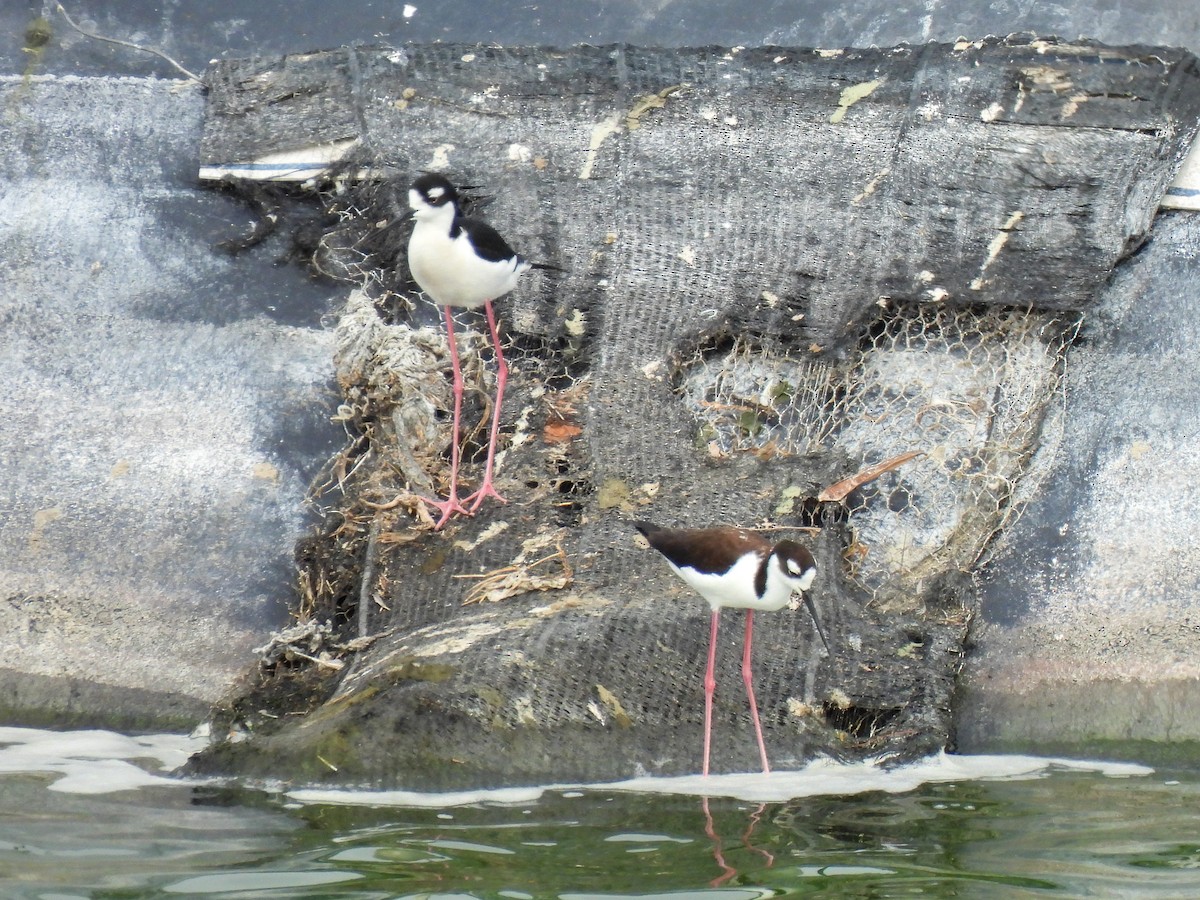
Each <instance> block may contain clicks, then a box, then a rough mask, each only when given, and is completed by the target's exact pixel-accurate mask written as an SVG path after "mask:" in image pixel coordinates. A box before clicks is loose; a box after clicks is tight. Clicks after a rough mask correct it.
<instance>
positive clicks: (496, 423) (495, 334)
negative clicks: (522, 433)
mask: <svg viewBox="0 0 1200 900" xmlns="http://www.w3.org/2000/svg"><path fill="white" fill-rule="evenodd" d="M484 309H485V310H486V311H487V320H488V327H489V328H490V329H491V331H492V346H493V347H495V348H496V404H495V406H493V407H492V431H491V435H490V436H489V438H488V452H487V465H486V466H485V467H484V470H483V484H481V485H480V486H479V490H477V491H476V492H475V493H473V494H472V495H471V496H470V497H468V498H467V499H466V500H464V501H463V502H464V503H470V504H471V512H475V510H477V509H479V507H480V505H481V504H482V503H483V501H484V500H485V499H486V498H488V497H495V498H496V499H497V500H499V501H500V502H501V503H507V502H508V501H507V500H505V499H504V498H503V497H501V496H500V495H499V494H498V493H497V492H496V488H495V486H494V485H493V484H492V470H493V469H494V468H495V466H496V441H497V439H498V438H499V436H500V404H501V402H503V400H504V385H505V384H506V383H507V382H508V363H506V362H505V361H504V351H503V350H501V349H500V329H499V328H497V327H496V313H495V312H494V311H493V310H492V304H491V301H490V300H489V301H488V302H487V303H485V304H484Z"/></svg>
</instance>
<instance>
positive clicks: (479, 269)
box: [408, 174, 554, 528]
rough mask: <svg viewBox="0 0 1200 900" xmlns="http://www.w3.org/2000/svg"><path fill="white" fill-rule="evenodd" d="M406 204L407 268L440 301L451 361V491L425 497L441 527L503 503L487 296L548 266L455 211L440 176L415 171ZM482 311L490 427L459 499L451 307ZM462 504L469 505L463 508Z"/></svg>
mask: <svg viewBox="0 0 1200 900" xmlns="http://www.w3.org/2000/svg"><path fill="white" fill-rule="evenodd" d="M408 204H409V206H411V207H412V210H413V218H414V219H415V220H416V224H415V225H414V226H413V232H412V237H411V238H409V241H408V267H409V270H410V271H411V272H412V277H413V280H414V281H416V283H417V285H418V287H420V288H421V290H422V291H424V292H425V294H426V295H427V296H428V297H429V299H431V300H432V301H433V302H434V303H437V304H438V305H439V306H442V307H444V308H445V315H446V337H447V340H448V341H449V344H450V363H451V365H452V367H453V369H454V428H453V443H452V444H451V450H450V496H449V497H448V498H447V499H445V500H430V501H427V502H428V503H429V504H430V505H431V506H433V507H435V508H436V509H438V510H439V511H440V512H441V518H440V519H438V522H437V524H436V526H435V528H441V527H442V526H444V525H445V524H446V522H448V521H449V520H450V517H451V516H453V515H456V514H461V515H471V514H472V513H474V512H475V510H477V509H479V506H480V504H482V503H483V501H484V500H485V499H486V498H488V497H494V498H495V499H497V500H499V501H500V502H501V503H504V502H506V501H505V499H504V498H503V497H501V496H500V494H499V493H498V492H497V491H496V488H495V485H494V484H493V481H492V476H493V470H494V468H495V463H496V440H497V438H498V436H499V430H500V404H501V402H502V401H503V399H504V385H505V383H506V382H507V381H508V365H507V363H505V361H504V351H503V350H501V348H500V332H499V329H498V328H497V325H496V314H495V312H494V311H493V309H492V301H493V300H495V299H496V298H497V297H500V296H502V295H503V294H507V293H508V292H509V291H511V290H512V289H513V288H514V287H516V285H517V281H518V280H519V279H520V278H521V276H522V275H524V274H525V273H526V272H528V271H529V270H530V269H533V268H537V269H553V268H554V266H547V265H541V264H538V263H531V262H529V261H528V260H526V259H524V258H523V257H522V256H520V254H518V253H517V252H516V251H515V250H513V249H512V247H510V246H509V245H508V244H507V243H506V242H505V240H504V238H502V237H501V236H500V234H499V233H498V232H497V231H496V229H494V228H492V226H490V225H488V224H487V223H486V222H481V221H480V220H478V219H472V218H468V217H466V216H464V215H463V214H462V208H461V203H460V198H459V194H458V191H456V190H455V189H454V185H452V184H451V183H450V182H449V181H448V180H447V179H446V178H444V177H442V176H441V175H432V174H431V175H422V176H421V177H420V178H418V179H417V180H416V181H414V182H413V183H412V187H410V188H409V191H408ZM455 306H460V307H464V308H467V309H476V308H478V307H480V306H482V307H483V308H484V310H485V311H486V312H487V321H488V327H489V329H490V330H491V333H492V346H493V347H494V348H495V353H496V402H495V404H494V405H493V407H492V427H491V432H490V434H489V437H488V452H487V464H486V467H485V469H484V474H483V483H482V484H481V485H480V486H479V490H477V491H475V493H473V494H471V495H470V496H469V497H465V498H463V499H462V500H459V497H458V468H459V461H460V455H461V452H462V450H461V448H460V446H459V439H460V432H461V429H462V424H461V418H462V395H463V378H462V369H461V367H460V365H459V361H458V344H457V343H456V342H455V340H454V316H453V314H452V312H451V307H455ZM465 504H470V506H469V508H468V506H466V505H465Z"/></svg>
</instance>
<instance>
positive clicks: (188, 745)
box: [0, 726, 205, 794]
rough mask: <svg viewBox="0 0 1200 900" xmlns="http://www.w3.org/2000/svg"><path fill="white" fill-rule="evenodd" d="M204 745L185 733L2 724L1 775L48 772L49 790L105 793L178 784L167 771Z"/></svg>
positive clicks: (70, 792)
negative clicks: (50, 728) (126, 732)
mask: <svg viewBox="0 0 1200 900" xmlns="http://www.w3.org/2000/svg"><path fill="white" fill-rule="evenodd" d="M204 744H205V740H204V739H203V738H200V737H192V736H189V735H183V734H148V735H139V736H129V735H123V734H117V733H116V732H113V731H99V730H94V731H46V730H43V729H38V728H13V727H6V726H0V776H2V775H39V774H40V775H51V776H54V777H55V780H54V781H53V782H52V783H51V784H49V785H48V788H49V790H52V791H60V792H63V793H69V794H107V793H110V792H113V791H126V790H132V789H134V788H140V787H146V786H148V785H156V784H168V785H181V784H191V783H194V782H184V781H183V780H181V779H178V778H170V777H168V776H166V775H165V774H155V773H154V772H153V771H151V769H157V770H158V771H159V772H169V771H170V770H172V769H174V768H176V767H178V766H180V765H182V764H183V763H184V761H185V760H186V759H187V758H188V757H189V756H190V755H191V754H193V753H195V752H196V751H197V750H199V749H200V748H201V747H203V746H204Z"/></svg>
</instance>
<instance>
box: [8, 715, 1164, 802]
mask: <svg viewBox="0 0 1200 900" xmlns="http://www.w3.org/2000/svg"><path fill="white" fill-rule="evenodd" d="M205 743H206V739H205V738H204V737H203V736H200V735H183V734H151V735H138V736H130V735H123V734H118V733H116V732H112V731H100V730H93V731H47V730H43V729H37V728H13V727H5V726H0V776H3V775H18V774H20V775H29V774H42V775H50V776H53V777H54V780H53V781H52V782H51V783H50V784H49V785H48V789H49V790H52V791H61V792H64V793H74V794H105V793H110V792H113V791H124V790H132V789H135V788H140V787H146V786H149V785H193V784H196V783H197V782H196V781H194V780H184V779H181V778H176V777H172V776H170V775H169V774H167V773H169V772H170V771H172V770H173V769H176V768H177V767H179V766H180V765H182V764H183V763H184V762H185V761H186V760H187V758H188V757H189V756H190V755H191V754H193V753H195V752H196V751H198V750H200V749H201V748H203V747H204V745H205ZM1056 770H1059V771H1061V770H1070V771H1076V772H1095V773H1097V774H1100V775H1104V776H1107V777H1131V776H1146V775H1151V774H1153V772H1154V770H1153V769H1152V768H1150V767H1149V766H1143V765H1138V764H1136V763H1119V762H1102V761H1094V760H1076V759H1060V758H1054V757H1042V756H1018V755H1003V756H1001V755H996V756H956V755H953V754H949V753H942V754H939V755H936V756H930V757H927V758H925V759H922V760H919V761H917V762H915V763H910V764H908V765H903V766H885V765H883V764H882V763H880V762H878V761H876V762H862V763H839V762H834V761H832V760H827V759H820V760H815V761H813V762H812V763H810V764H808V765H807V766H805V767H804V768H802V769H798V770H794V771H777V772H772V773H771V774H769V775H762V774H757V773H741V774H730V775H709V776H703V775H681V776H677V777H673V778H660V777H643V778H632V779H629V780H626V781H613V782H603V783H597V784H548V785H535V786H530V787H505V788H492V789H482V790H473V791H451V792H444V793H431V792H422V791H405V790H378V791H376V790H337V789H328V788H320V789H318V788H310V789H296V790H286V789H285V788H283V787H282V786H280V787H278V788H277V790H278V791H279V792H280V793H283V794H284V795H285V796H286V797H287V798H289V799H290V800H291V801H293V802H297V803H309V804H341V805H353V806H389V807H412V808H440V809H447V808H451V807H456V806H469V805H472V804H477V803H489V804H499V805H510V804H519V803H530V802H533V801H536V800H537V799H538V798H540V797H541V796H543V795H544V794H546V793H548V792H553V793H558V794H561V795H562V796H564V797H586V796H588V795H594V794H596V793H597V792H622V793H643V794H676V795H681V796H696V797H729V798H733V799H736V800H744V801H748V802H752V803H765V802H783V801H787V800H794V799H797V798H802V797H816V796H833V795H850V794H862V793H867V792H869V791H885V792H887V793H893V794H898V793H904V792H906V791H911V790H915V789H916V788H918V787H920V786H921V785H923V784H929V783H937V782H948V781H977V780H998V779H1030V778H1042V777H1045V776H1047V775H1049V774H1050V773H1051V772H1053V771H1056Z"/></svg>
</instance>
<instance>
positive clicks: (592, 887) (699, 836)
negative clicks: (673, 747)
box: [0, 748, 1200, 900]
mask: <svg viewBox="0 0 1200 900" xmlns="http://www.w3.org/2000/svg"><path fill="white" fill-rule="evenodd" d="M49 752H50V751H48V750H45V749H38V748H33V749H31V748H26V756H25V757H23V758H22V759H21V760H16V761H9V762H5V760H4V758H3V755H2V754H0V772H4V773H7V774H0V897H4V898H9V897H12V898H41V900H64V898H68V897H70V898H76V897H87V898H135V897H138V898H140V897H229V898H275V897H286V898H356V900H357V898H364V900H365V898H379V900H384V898H418V897H420V898H425V897H437V898H468V897H474V898H517V900H520V898H543V897H552V898H564V900H585V898H593V897H594V898H601V897H604V898H610V897H671V898H687V897H712V898H755V897H792V896H801V895H807V894H821V895H823V896H830V897H912V896H925V897H1200V777H1198V776H1197V774H1196V773H1179V772H1174V773H1169V772H1163V771H1154V772H1149V773H1147V774H1134V775H1121V776H1114V775H1113V774H1111V772H1110V774H1102V773H1101V772H1097V771H1075V770H1065V769H1062V768H1059V767H1057V766H1047V765H1044V764H1042V765H1040V766H1038V767H1036V768H1035V769H1033V770H1029V771H1025V772H1024V773H1022V774H1020V775H1013V776H1009V777H1004V778H995V777H970V778H961V779H954V780H948V781H944V782H938V783H931V782H927V783H924V784H921V785H920V786H917V787H911V788H906V789H904V790H900V791H898V792H888V791H887V790H878V789H870V790H867V791H866V792H863V793H846V791H847V790H851V791H852V790H855V788H854V787H853V785H854V782H855V779H860V778H862V777H863V776H862V773H861V772H860V771H858V770H847V771H842V770H828V771H826V770H816V771H814V772H810V773H806V774H800V773H797V775H795V776H794V777H795V778H796V779H797V780H795V781H788V780H787V779H788V778H789V777H790V776H787V775H784V776H781V777H780V778H779V779H776V775H774V774H773V775H772V776H771V780H770V781H767V780H761V781H759V782H756V781H755V780H754V779H753V778H751V779H749V780H747V781H746V782H745V783H740V784H739V783H737V782H735V781H729V782H722V781H721V780H719V779H718V780H717V781H715V782H713V783H714V784H718V785H724V787H725V788H730V789H733V790H749V792H750V793H752V794H753V793H754V790H755V789H756V785H757V786H758V787H760V788H761V787H763V786H767V787H770V788H771V790H773V791H775V792H778V791H780V790H784V791H786V790H787V785H791V784H794V785H797V786H798V787H797V788H795V789H797V790H802V791H803V792H806V793H809V794H810V796H806V797H804V798H802V799H795V800H772V801H769V802H750V801H747V800H744V799H743V800H739V799H735V798H731V797H719V798H718V797H714V798H711V799H705V798H704V797H702V796H697V795H691V794H687V793H683V794H681V793H672V792H670V791H674V790H675V784H674V783H666V785H665V790H666V791H667V792H664V793H643V792H639V791H634V790H625V789H616V788H561V787H559V788H548V789H545V790H543V791H530V792H528V797H527V798H524V799H522V800H520V801H519V802H500V801H501V800H503V799H504V798H506V797H507V798H508V799H509V800H510V801H511V800H512V795H505V794H486V793H485V794H481V795H478V796H477V797H475V798H474V799H472V798H469V797H463V796H454V797H449V796H447V797H444V798H438V797H431V796H424V797H421V798H420V799H419V802H420V803H421V804H423V805H421V806H411V805H376V804H377V803H390V804H394V803H396V802H401V803H404V802H406V801H404V800H402V799H401V800H399V801H397V798H396V797H395V796H391V797H389V796H388V795H344V796H339V795H330V797H329V798H328V799H326V800H322V799H320V798H319V797H320V795H307V794H303V793H300V794H288V793H284V792H266V791H252V790H246V789H241V788H236V787H230V786H221V785H214V784H180V783H172V782H170V781H161V780H159V779H157V778H151V779H148V781H149V783H147V784H145V785H144V786H141V787H136V788H135V787H130V788H124V789H116V790H109V791H108V792H106V793H86V792H85V793H67V792H64V791H63V790H62V788H63V787H64V786H67V787H69V788H71V789H72V790H81V791H101V790H103V789H104V785H105V784H106V783H107V784H109V785H110V786H111V785H114V784H115V785H121V784H124V782H123V781H121V778H124V777H127V776H126V775H122V774H121V772H122V771H125V770H120V771H118V768H117V767H118V766H129V762H128V761H124V760H117V759H112V758H102V757H103V754H100V753H90V754H89V753H86V752H84V751H82V750H78V749H77V750H74V751H72V752H73V753H74V754H75V755H74V756H73V757H71V759H70V761H69V764H68V763H62V762H61V760H59V761H56V762H54V763H53V764H45V765H41V764H37V763H33V762H30V761H29V760H31V759H40V758H41V757H39V756H38V755H37V754H39V753H40V754H43V755H45V754H48V753H49ZM138 752H139V751H131V752H126V753H125V756H127V757H129V756H136V755H137V753H138ZM118 755H120V754H118ZM997 759H1001V760H1003V759H1004V758H997ZM139 766H140V767H141V769H142V770H143V771H145V770H151V771H157V765H156V764H154V763H151V762H147V761H142V762H140V763H139ZM982 770H983V771H985V772H986V771H988V770H989V769H988V766H984V767H982ZM995 770H996V771H999V770H1000V769H999V768H996V769H995ZM930 771H931V772H933V773H935V774H934V775H933V777H935V778H937V777H947V775H946V774H945V772H944V766H943V767H942V769H939V768H938V765H937V764H935V765H933V766H932V767H931V769H930ZM938 771H942V772H943V775H941V776H938V775H937V774H936V773H937V772H938ZM1143 771H1145V770H1143ZM950 774H953V772H951V773H950ZM879 777H880V778H881V779H882V781H880V783H881V784H885V785H891V786H892V787H896V786H898V785H902V784H904V781H903V779H902V778H900V779H895V780H893V779H892V776H890V775H882V776H879ZM922 777H926V776H922ZM695 782H696V779H692V780H691V781H690V782H686V784H690V785H694V784H695ZM821 782H827V783H829V784H830V785H832V786H833V788H834V789H835V793H831V794H828V795H823V794H821V793H820V789H821ZM679 783H680V784H685V782H682V781H681V782H679ZM656 784H659V783H656ZM846 785H850V787H849V788H847V787H846ZM660 786H662V785H661V784H660ZM297 798H302V799H297ZM333 801H336V802H333Z"/></svg>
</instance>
